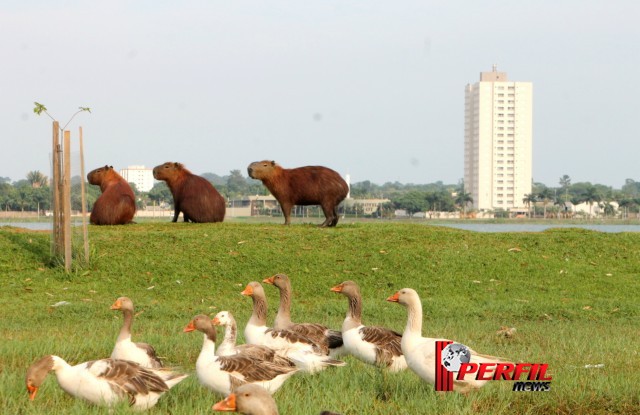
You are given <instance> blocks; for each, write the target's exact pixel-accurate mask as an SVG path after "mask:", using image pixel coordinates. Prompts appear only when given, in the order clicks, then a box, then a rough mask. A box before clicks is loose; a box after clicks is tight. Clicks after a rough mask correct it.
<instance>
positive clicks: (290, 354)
mask: <svg viewBox="0 0 640 415" xmlns="http://www.w3.org/2000/svg"><path fill="white" fill-rule="evenodd" d="M241 294H242V295H246V296H249V297H251V299H252V300H253V313H252V314H251V318H249V321H248V322H247V325H246V327H245V329H244V338H245V340H246V341H247V343H250V344H260V345H263V346H267V347H269V348H271V349H275V350H276V351H277V352H278V353H279V354H281V355H283V356H286V357H287V358H289V359H291V360H293V362H294V363H295V364H296V366H297V367H299V368H300V369H302V370H304V371H306V372H310V373H313V372H316V371H319V370H323V369H325V368H326V367H327V366H345V365H346V363H345V362H343V361H341V360H336V359H333V358H331V357H330V356H327V355H328V353H329V350H328V348H326V347H324V348H323V347H322V345H318V344H317V343H315V342H314V341H313V340H311V339H309V338H308V337H306V336H303V335H302V334H299V333H296V332H293V331H291V330H274V329H273V328H269V327H267V297H266V295H265V293H264V288H262V285H260V283H259V282H256V281H252V282H250V283H249V284H247V286H246V287H245V289H244V290H243V291H242V293H241Z"/></svg>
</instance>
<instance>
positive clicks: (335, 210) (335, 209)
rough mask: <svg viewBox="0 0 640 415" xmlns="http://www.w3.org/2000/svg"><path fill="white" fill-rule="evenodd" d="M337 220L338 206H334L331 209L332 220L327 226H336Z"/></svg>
mask: <svg viewBox="0 0 640 415" xmlns="http://www.w3.org/2000/svg"><path fill="white" fill-rule="evenodd" d="M339 218H340V217H339V216H338V206H334V207H333V220H332V221H331V223H330V224H329V226H336V225H337V224H338V219H339Z"/></svg>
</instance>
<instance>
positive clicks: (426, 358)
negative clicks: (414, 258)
mask: <svg viewBox="0 0 640 415" xmlns="http://www.w3.org/2000/svg"><path fill="white" fill-rule="evenodd" d="M387 301H391V302H395V303H398V304H401V305H403V306H405V307H406V308H407V313H408V316H407V326H406V328H405V330H404V333H403V335H402V352H403V353H404V356H405V358H406V359H407V365H408V366H409V368H410V369H411V370H413V371H414V372H415V373H416V374H417V375H418V376H420V377H421V378H422V379H423V380H425V381H426V382H428V383H430V384H435V381H436V341H439V340H448V339H443V338H431V337H422V302H421V301H420V296H419V295H418V293H417V292H416V291H415V290H413V289H411V288H403V289H401V290H400V291H397V292H396V293H395V294H393V295H392V296H390V297H389V298H387ZM469 351H470V352H471V363H499V362H505V360H504V359H501V358H499V357H496V356H489V355H483V354H479V353H477V352H476V351H474V350H472V349H470V348H469ZM489 373H491V372H490V371H487V374H489ZM485 383H487V381H486V380H476V379H475V374H469V375H467V376H466V377H465V378H464V380H460V381H458V380H456V379H455V378H454V380H453V389H454V390H455V391H456V392H460V393H465V394H466V393H468V392H469V391H471V390H473V389H479V388H481V387H482V386H484V385H485Z"/></svg>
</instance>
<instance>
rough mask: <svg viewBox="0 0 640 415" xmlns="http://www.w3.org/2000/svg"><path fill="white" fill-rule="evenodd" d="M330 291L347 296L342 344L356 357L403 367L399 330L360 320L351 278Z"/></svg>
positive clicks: (393, 368)
mask: <svg viewBox="0 0 640 415" xmlns="http://www.w3.org/2000/svg"><path fill="white" fill-rule="evenodd" d="M331 291H333V292H335V293H340V294H342V295H344V296H345V297H347V300H348V301H349V309H348V310H347V315H346V317H345V319H344V322H343V323H342V338H343V340H344V347H345V349H346V350H347V352H349V353H350V354H352V355H353V356H355V357H356V358H357V359H359V360H362V361H363V362H365V363H369V364H371V365H376V366H380V367H383V368H388V369H389V370H390V371H392V372H397V371H400V370H404V369H406V368H407V361H406V360H405V357H404V356H403V354H402V348H401V345H400V342H401V341H402V334H400V333H398V332H395V331H393V330H390V329H387V328H385V327H378V326H365V325H363V324H362V296H361V295H360V287H358V284H356V283H355V282H353V281H344V282H343V283H341V284H338V285H336V286H335V287H332V288H331Z"/></svg>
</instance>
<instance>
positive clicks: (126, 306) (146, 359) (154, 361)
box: [111, 297, 163, 369]
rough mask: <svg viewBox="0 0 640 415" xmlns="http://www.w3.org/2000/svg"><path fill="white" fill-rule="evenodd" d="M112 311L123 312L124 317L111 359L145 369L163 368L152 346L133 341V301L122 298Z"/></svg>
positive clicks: (112, 307) (116, 302)
mask: <svg viewBox="0 0 640 415" xmlns="http://www.w3.org/2000/svg"><path fill="white" fill-rule="evenodd" d="M111 309H112V310H120V311H122V315H123V317H124V319H123V321H122V328H121V329H120V334H118V338H117V340H116V345H115V347H114V348H113V352H111V358H112V359H122V360H130V361H132V362H136V363H139V364H140V365H142V366H144V367H149V368H154V369H156V368H161V367H162V366H163V364H162V361H161V360H160V359H159V358H158V356H157V355H156V351H155V349H154V348H153V347H152V346H151V345H149V344H147V343H134V342H132V341H131V325H132V324H133V301H131V299H129V298H127V297H120V298H118V299H117V300H116V301H115V303H113V305H112V306H111Z"/></svg>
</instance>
